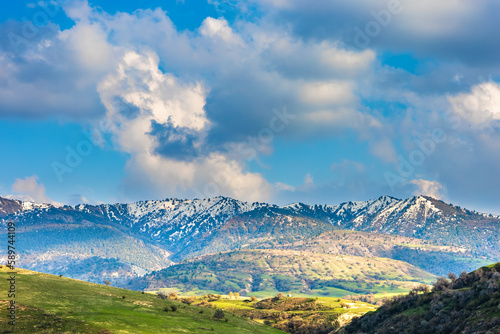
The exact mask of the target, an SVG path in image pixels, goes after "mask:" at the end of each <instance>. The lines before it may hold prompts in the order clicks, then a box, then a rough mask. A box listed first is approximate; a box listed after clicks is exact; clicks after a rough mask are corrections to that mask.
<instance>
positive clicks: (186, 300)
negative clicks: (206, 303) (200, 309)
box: [181, 296, 196, 305]
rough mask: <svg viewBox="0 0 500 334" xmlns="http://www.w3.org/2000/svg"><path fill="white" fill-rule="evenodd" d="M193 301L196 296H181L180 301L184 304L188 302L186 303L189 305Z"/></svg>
mask: <svg viewBox="0 0 500 334" xmlns="http://www.w3.org/2000/svg"><path fill="white" fill-rule="evenodd" d="M195 301H196V297H195V296H191V297H184V298H181V302H182V303H184V304H188V305H191V304H192V303H194V302H195Z"/></svg>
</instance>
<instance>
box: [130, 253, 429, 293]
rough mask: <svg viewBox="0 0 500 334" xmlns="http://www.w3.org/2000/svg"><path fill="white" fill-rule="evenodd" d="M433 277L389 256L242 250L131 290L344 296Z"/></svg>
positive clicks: (175, 269)
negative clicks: (373, 256) (163, 289)
mask: <svg viewBox="0 0 500 334" xmlns="http://www.w3.org/2000/svg"><path fill="white" fill-rule="evenodd" d="M433 280H434V276H433V275H431V274H429V273H427V272H425V271H423V270H421V269H418V268H416V267H414V266H412V265H410V264H408V263H405V262H402V261H396V260H390V259H384V258H364V257H357V256H337V255H329V254H321V253H311V252H301V251H290V250H242V251H236V252H229V253H220V254H213V255H206V256H202V257H198V258H195V259H192V260H186V261H184V262H181V263H179V264H176V265H174V266H171V267H169V268H166V269H163V270H161V271H157V272H154V273H152V274H150V275H147V276H145V277H140V278H136V279H134V280H132V281H131V282H130V284H129V285H127V287H129V288H132V289H138V290H142V289H147V290H158V289H162V288H168V289H171V290H175V291H177V292H181V293H198V294H200V293H201V294H204V293H209V292H214V293H229V292H238V293H239V294H240V295H242V296H243V295H250V294H252V295H256V296H262V297H269V296H274V295H276V294H277V293H278V292H289V291H291V292H292V293H293V294H295V295H300V296H316V295H319V296H332V297H343V296H346V295H349V294H369V293H384V292H405V291H409V290H410V289H411V288H412V287H413V286H414V285H416V284H418V283H426V282H427V283H430V282H432V281H433Z"/></svg>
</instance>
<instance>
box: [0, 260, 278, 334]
mask: <svg viewBox="0 0 500 334" xmlns="http://www.w3.org/2000/svg"><path fill="white" fill-rule="evenodd" d="M7 277H8V274H7V268H6V267H3V268H0V281H1V282H7V281H6V279H7ZM16 285H17V286H16V288H17V294H16V304H17V305H18V309H17V316H18V319H17V327H16V332H18V333H89V334H94V333H95V334H109V333H120V334H121V333H123V334H126V333H134V334H136V333H137V334H139V333H204V332H207V333H224V334H225V333H234V334H239V333H248V334H252V333H262V334H265V333H281V331H279V330H277V329H274V328H271V327H268V326H264V325H261V324H259V323H257V322H254V321H250V320H245V319H242V318H239V317H237V316H234V315H232V314H230V313H228V312H226V318H227V319H228V321H227V322H225V321H220V320H213V319H212V317H213V315H214V313H215V310H212V309H210V310H207V309H206V308H202V307H199V306H189V305H186V304H183V303H181V302H178V301H172V300H163V299H159V298H158V297H157V296H155V295H152V294H147V293H146V294H142V293H141V292H137V291H130V290H125V289H119V288H113V287H108V286H102V285H97V284H93V283H87V282H82V281H77V280H73V279H69V278H64V277H58V276H52V275H48V274H42V273H37V272H33V271H29V270H23V269H19V270H18V274H16ZM2 286H4V287H5V289H7V284H6V283H5V284H2ZM5 298H6V295H5V294H2V299H1V300H0V333H8V330H9V329H10V325H8V323H7V308H6V307H7V302H8V301H7V300H6V299H5ZM166 307H168V308H169V311H168V312H166V311H164V309H165V308H166ZM172 307H173V308H174V309H175V311H173V308H172ZM200 311H203V313H201V312H200Z"/></svg>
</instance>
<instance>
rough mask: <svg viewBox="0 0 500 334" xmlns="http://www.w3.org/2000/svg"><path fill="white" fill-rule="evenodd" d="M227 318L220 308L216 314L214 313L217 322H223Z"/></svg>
mask: <svg viewBox="0 0 500 334" xmlns="http://www.w3.org/2000/svg"><path fill="white" fill-rule="evenodd" d="M225 317H226V315H225V314H224V311H222V310H221V309H220V308H218V309H217V310H215V313H214V316H213V318H214V319H215V320H222V319H224V318H225Z"/></svg>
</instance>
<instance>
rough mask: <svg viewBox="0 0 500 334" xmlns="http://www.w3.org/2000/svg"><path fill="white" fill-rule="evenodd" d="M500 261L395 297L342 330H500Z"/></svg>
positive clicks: (420, 332)
mask: <svg viewBox="0 0 500 334" xmlns="http://www.w3.org/2000/svg"><path fill="white" fill-rule="evenodd" d="M499 271H500V263H497V264H495V265H491V266H488V267H484V268H481V269H478V270H476V271H474V272H472V273H469V274H466V273H463V274H462V275H460V277H459V278H456V277H452V279H451V280H447V279H444V278H443V279H440V280H438V281H437V282H436V283H435V284H434V288H433V291H432V292H424V293H423V294H418V293H410V294H409V295H408V296H399V297H395V298H394V299H393V300H392V301H390V302H387V303H386V304H385V305H383V306H382V307H380V308H379V309H378V310H377V311H375V312H370V313H367V314H365V315H364V316H362V317H361V318H359V319H355V320H354V321H353V322H352V323H351V324H350V325H349V326H347V327H346V328H345V329H344V330H343V331H342V332H343V333H359V334H369V333H370V334H372V333H373V334H377V333H380V334H382V333H384V334H385V333H408V334H412V333H415V334H426V333H435V334H444V333H452V334H455V333H457V334H458V333H477V334H483V333H484V334H486V333H488V334H490V333H491V334H496V333H500V306H499V305H500V272H499Z"/></svg>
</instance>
